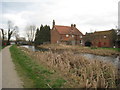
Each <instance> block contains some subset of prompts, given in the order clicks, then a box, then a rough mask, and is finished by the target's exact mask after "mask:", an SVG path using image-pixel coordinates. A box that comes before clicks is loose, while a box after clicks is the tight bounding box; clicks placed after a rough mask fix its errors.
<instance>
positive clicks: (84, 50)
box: [38, 44, 120, 56]
mask: <svg viewBox="0 0 120 90" xmlns="http://www.w3.org/2000/svg"><path fill="white" fill-rule="evenodd" d="M38 47H40V48H47V49H51V50H71V51H74V52H78V53H90V54H95V55H101V56H116V55H118V54H120V52H118V51H116V50H111V49H91V48H90V47H83V46H77V45H76V46H71V45H63V44H48V45H40V46H38Z"/></svg>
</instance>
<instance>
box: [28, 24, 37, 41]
mask: <svg viewBox="0 0 120 90" xmlns="http://www.w3.org/2000/svg"><path fill="white" fill-rule="evenodd" d="M35 31H36V26H35V25H28V26H26V35H27V38H28V41H29V42H30V43H32V42H33V41H34V38H35Z"/></svg>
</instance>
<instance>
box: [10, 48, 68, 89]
mask: <svg viewBox="0 0 120 90" xmlns="http://www.w3.org/2000/svg"><path fill="white" fill-rule="evenodd" d="M10 52H11V56H12V58H13V62H14V63H15V66H16V70H17V71H18V74H19V75H20V77H21V79H22V81H23V82H24V87H25V88H60V87H62V86H63V85H64V83H65V82H66V81H65V80H64V79H63V78H61V77H59V76H56V75H55V74H56V73H54V72H52V71H51V70H49V69H47V68H46V67H44V66H42V65H38V64H37V63H36V62H35V61H34V60H33V59H32V58H31V57H29V56H28V55H26V54H25V53H24V52H23V51H21V50H20V49H19V48H17V47H16V46H12V47H10Z"/></svg>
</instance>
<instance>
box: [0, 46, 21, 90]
mask: <svg viewBox="0 0 120 90" xmlns="http://www.w3.org/2000/svg"><path fill="white" fill-rule="evenodd" d="M9 48H10V46H7V47H6V48H4V49H3V50H2V88H22V81H21V80H20V78H19V77H18V75H17V72H16V70H15V65H14V63H13V62H12V59H11V55H10V51H9Z"/></svg>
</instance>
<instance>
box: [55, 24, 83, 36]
mask: <svg viewBox="0 0 120 90" xmlns="http://www.w3.org/2000/svg"><path fill="white" fill-rule="evenodd" d="M54 27H55V29H56V30H57V31H58V32H59V33H60V34H74V35H81V34H82V33H81V32H80V31H79V30H78V29H77V28H75V27H74V28H73V30H72V28H71V27H70V26H60V25H55V26H54ZM82 35H83V34H82Z"/></svg>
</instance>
